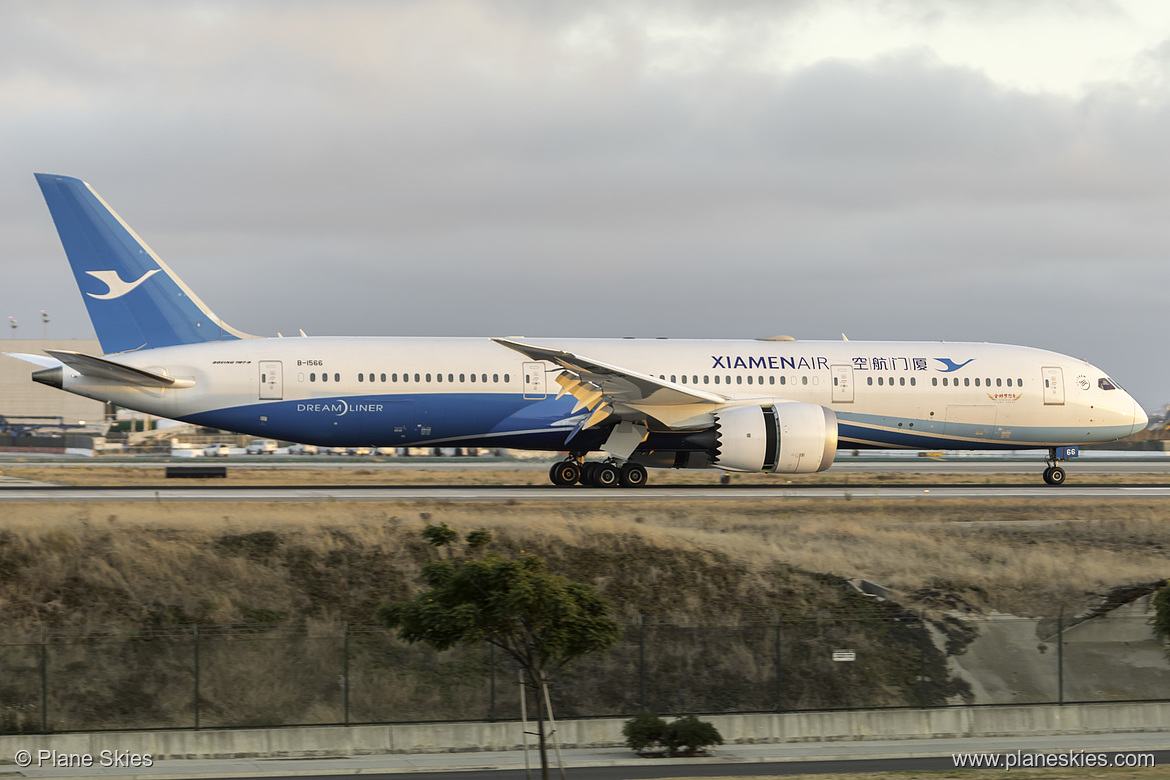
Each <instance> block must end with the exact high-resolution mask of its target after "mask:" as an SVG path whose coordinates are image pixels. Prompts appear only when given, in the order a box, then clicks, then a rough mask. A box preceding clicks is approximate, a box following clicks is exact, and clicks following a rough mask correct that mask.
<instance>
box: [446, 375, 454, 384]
mask: <svg viewBox="0 0 1170 780" xmlns="http://www.w3.org/2000/svg"><path fill="white" fill-rule="evenodd" d="M447 381H448V382H454V381H455V375H454V374H447Z"/></svg>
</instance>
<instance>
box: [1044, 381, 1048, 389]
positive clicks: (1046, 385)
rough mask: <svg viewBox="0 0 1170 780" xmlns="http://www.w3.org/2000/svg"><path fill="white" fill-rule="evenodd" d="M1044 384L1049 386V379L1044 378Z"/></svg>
mask: <svg viewBox="0 0 1170 780" xmlns="http://www.w3.org/2000/svg"><path fill="white" fill-rule="evenodd" d="M1044 386H1045V387H1048V380H1047V379H1045V380H1044Z"/></svg>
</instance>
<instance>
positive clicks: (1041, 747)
mask: <svg viewBox="0 0 1170 780" xmlns="http://www.w3.org/2000/svg"><path fill="white" fill-rule="evenodd" d="M1016 751H1022V752H1024V753H1035V752H1041V753H1047V754H1070V753H1072V754H1076V753H1079V752H1080V751H1086V752H1088V753H1093V754H1100V753H1106V754H1110V755H1113V754H1118V753H1121V754H1133V753H1138V754H1152V755H1153V756H1154V758H1155V762H1156V763H1162V762H1163V761H1170V733H1165V732H1143V733H1124V734H1089V735H1071V736H1049V737H996V738H954V739H912V740H882V741H878V740H872V741H871V740H852V741H842V742H795V743H779V744H755V745H724V746H721V747H719V748H716V749H715V751H714V755H712V756H709V757H701V758H674V759H668V758H657V759H647V758H640V757H638V756H636V755H635V754H634V753H632V752H631V751H630V750H628V749H626V748H621V747H609V748H579V749H571V750H565V751H563V755H564V759H565V764H566V766H567V767H568V771H567V775H568V776H569V777H570V780H620V779H621V778H628V779H629V780H636V779H640V778H664V777H731V776H744V775H782V774H819V773H823V772H849V771H895V770H899V771H900V770H905V769H951V768H954V761H953V756H954V755H955V754H958V753H976V752H979V753H982V752H988V753H990V752H996V753H1015V752H1016ZM529 758H530V761H531V766H532V771H533V777H539V758H538V756H537V755H536V752H535V750H533V751H532V752H531V754H530V757H529ZM550 759H551V760H552V761H554V762H555V754H554V753H553V752H552V751H551V750H550ZM12 760H13V757H12V756H3V757H0V777H4V776H9V777H77V778H83V777H84V778H89V777H96V778H106V779H107V780H108V779H110V778H127V779H130V778H132V779H133V780H151V778H165V780H175V779H176V778H217V779H219V780H228V779H230V778H245V777H271V778H301V779H303V778H311V777H330V776H337V775H362V776H366V777H380V776H386V777H389V776H393V777H394V778H395V780H404V778H403V775H412V774H418V775H426V780H444V778H443V775H445V774H458V775H459V778H460V780H472V779H473V778H476V777H477V776H482V780H496V779H497V778H504V777H509V778H512V777H514V778H521V777H523V776H524V770H525V761H524V753H523V751H516V750H509V751H492V752H474V753H471V752H468V753H409V754H402V753H395V754H384V755H376V756H332V757H318V758H223V759H188V760H168V761H154V762H152V765H151V766H150V767H142V768H138V769H129V768H123V767H102V766H97V765H95V766H93V767H90V768H84V767H83V768H77V767H56V768H54V767H50V766H47V765H45V766H41V767H37V766H35V763H36V762H35V759H34V766H30V767H27V768H19V767H17V766H16V765H15V764H13V763H9V762H11V761H12ZM94 761H95V764H97V763H100V757H97V756H95V757H94ZM554 766H555V764H554ZM552 776H553V778H557V777H559V774H558V773H557V772H555V771H554V772H553V774H552Z"/></svg>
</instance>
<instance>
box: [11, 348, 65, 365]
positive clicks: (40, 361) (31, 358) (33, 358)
mask: <svg viewBox="0 0 1170 780" xmlns="http://www.w3.org/2000/svg"><path fill="white" fill-rule="evenodd" d="M4 355H5V356H7V357H10V358H16V359H17V360H23V361H24V362H26V363H32V364H33V365H34V366H40V367H41V368H57V367H58V366H60V365H61V361H60V360H58V359H57V358H51V357H45V356H44V355H30V354H28V353H27V352H5V353H4Z"/></svg>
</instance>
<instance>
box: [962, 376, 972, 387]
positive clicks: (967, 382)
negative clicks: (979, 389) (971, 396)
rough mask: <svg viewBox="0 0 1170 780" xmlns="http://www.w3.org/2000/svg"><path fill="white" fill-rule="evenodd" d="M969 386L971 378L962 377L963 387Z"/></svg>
mask: <svg viewBox="0 0 1170 780" xmlns="http://www.w3.org/2000/svg"><path fill="white" fill-rule="evenodd" d="M970 386H971V377H967V376H965V377H963V387H970Z"/></svg>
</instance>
